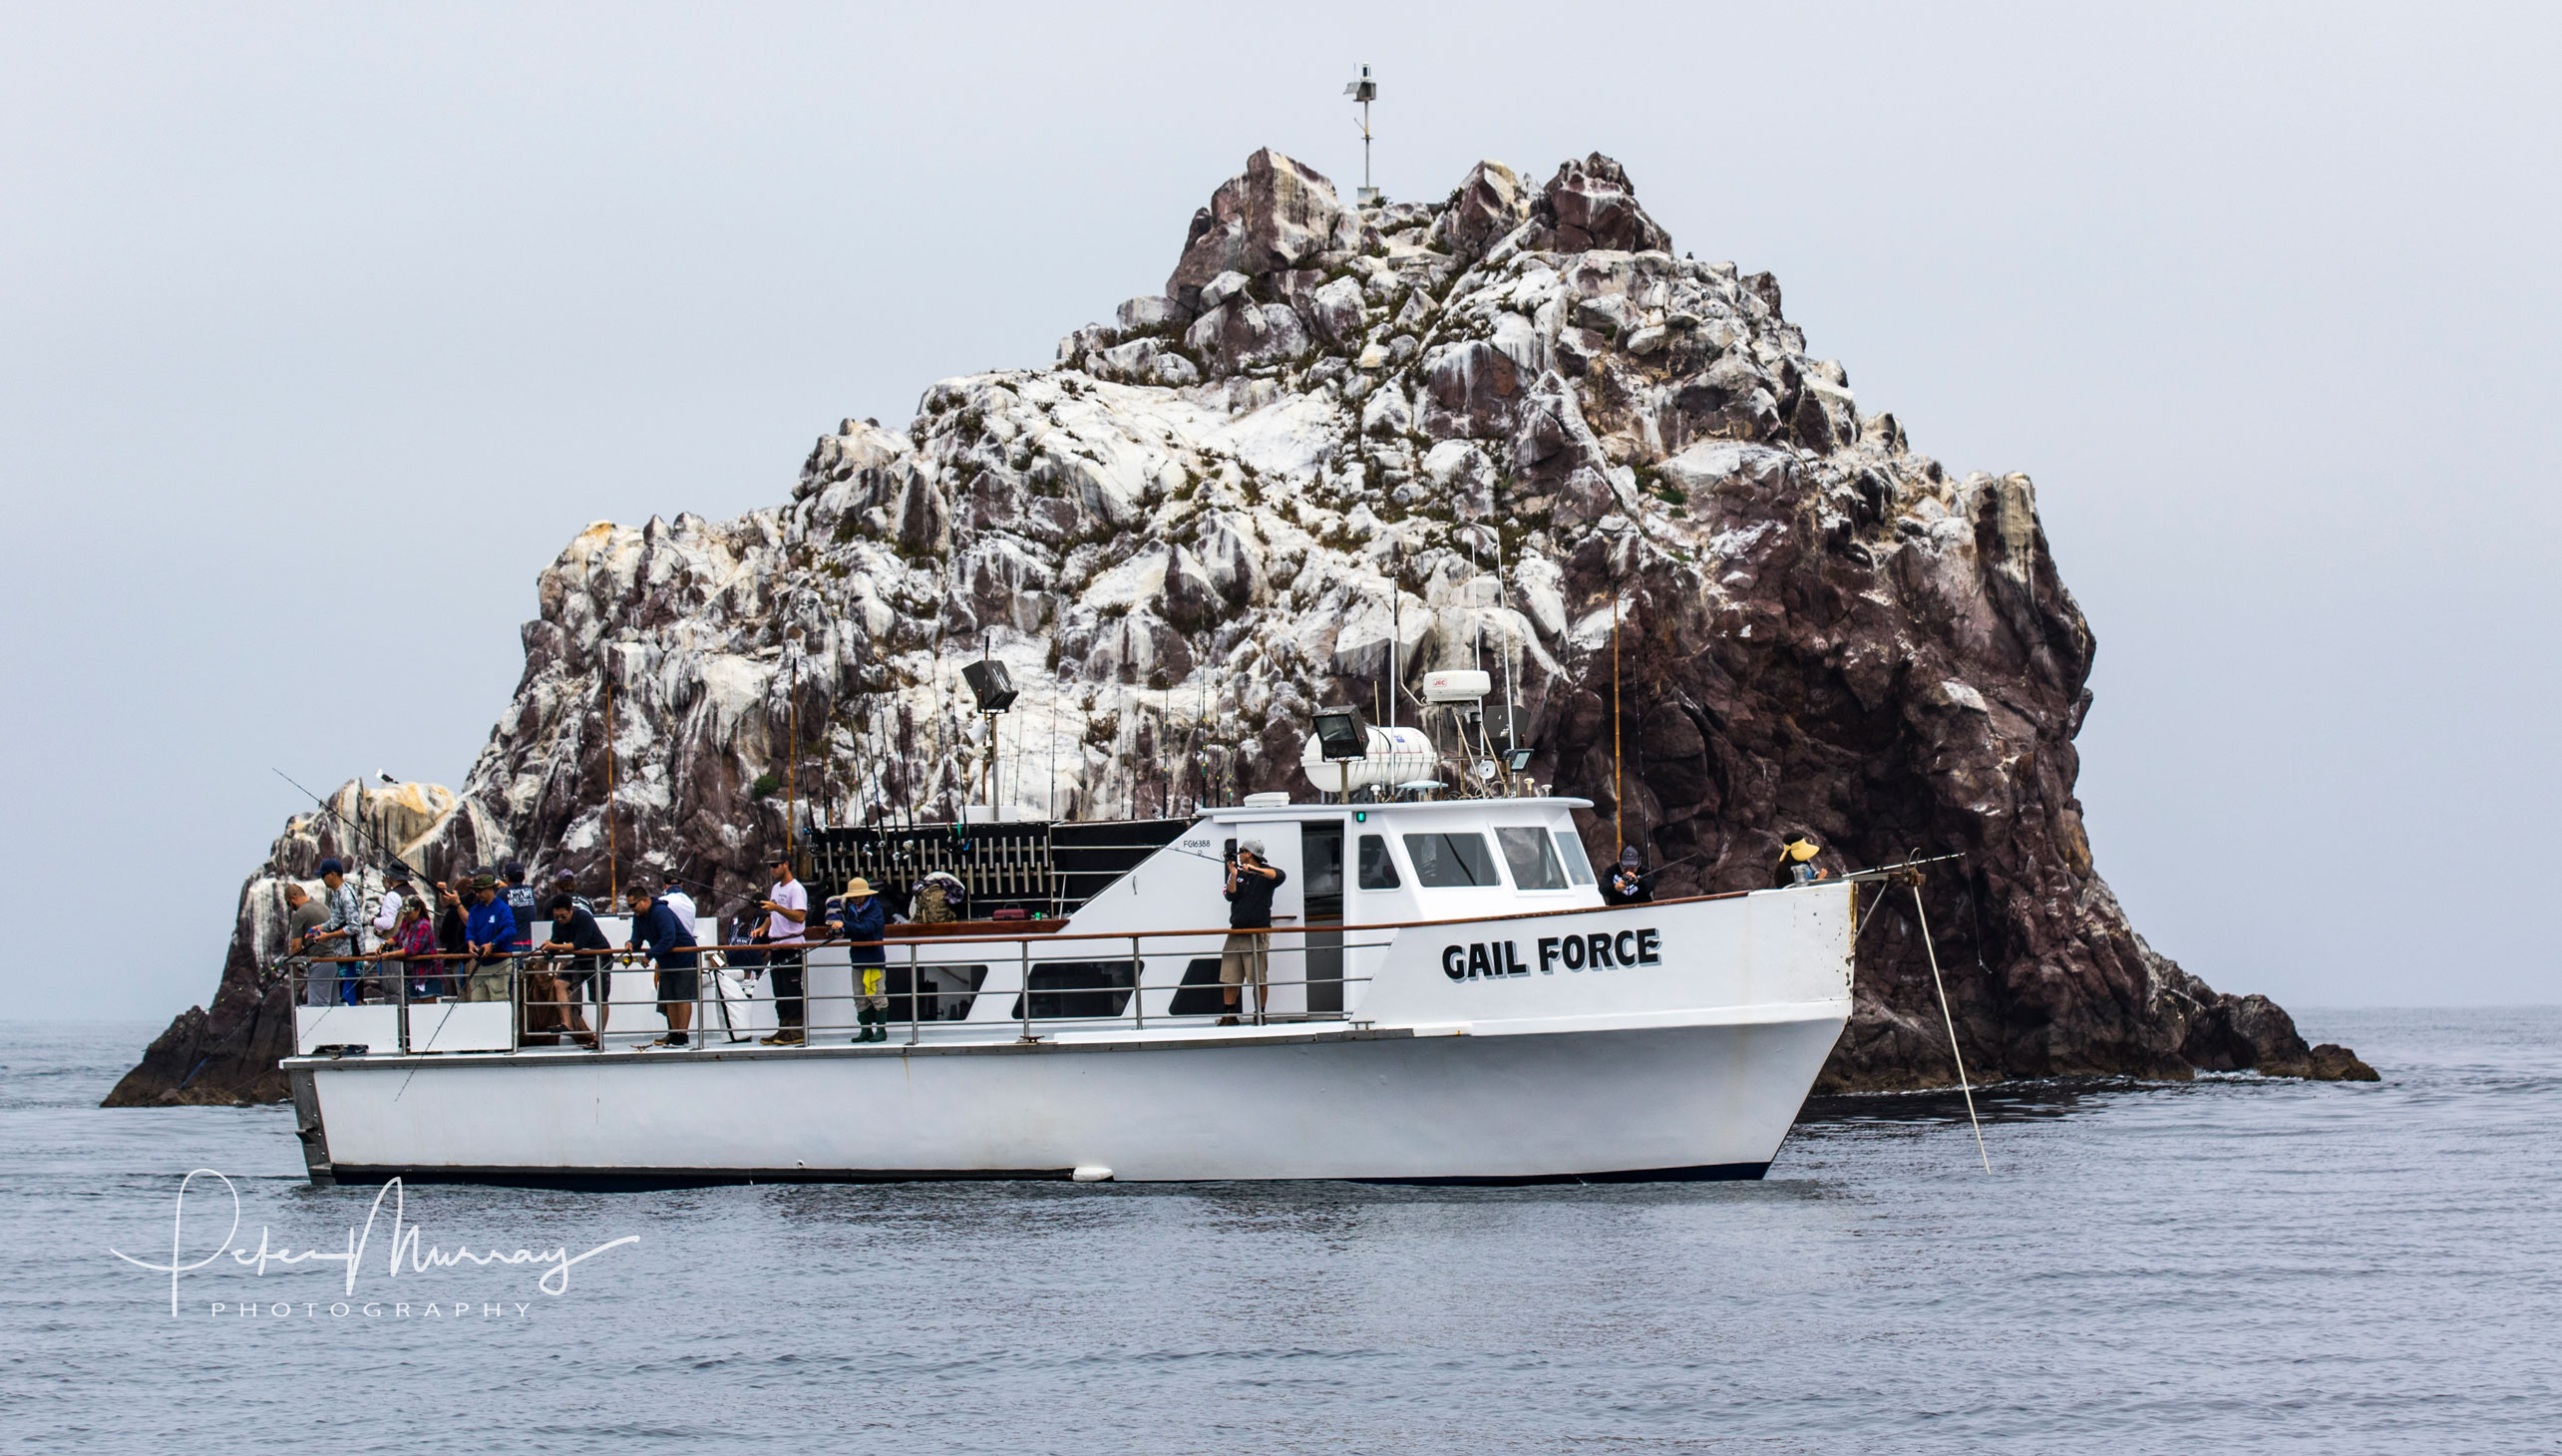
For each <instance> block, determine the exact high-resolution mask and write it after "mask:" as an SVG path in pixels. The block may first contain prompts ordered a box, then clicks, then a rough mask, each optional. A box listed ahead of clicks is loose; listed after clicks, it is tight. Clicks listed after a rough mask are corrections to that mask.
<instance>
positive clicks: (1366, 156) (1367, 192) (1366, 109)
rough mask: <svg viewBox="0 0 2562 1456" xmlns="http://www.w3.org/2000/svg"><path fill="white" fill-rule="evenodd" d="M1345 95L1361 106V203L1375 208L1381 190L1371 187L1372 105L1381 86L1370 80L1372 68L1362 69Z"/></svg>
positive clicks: (1346, 86)
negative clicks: (1358, 78) (1359, 75)
mask: <svg viewBox="0 0 2562 1456" xmlns="http://www.w3.org/2000/svg"><path fill="white" fill-rule="evenodd" d="M1343 94H1344V95H1345V96H1348V97H1350V98H1352V99H1353V100H1354V101H1357V102H1359V103H1360V104H1361V190H1360V193H1359V203H1360V205H1361V206H1364V207H1375V206H1377V205H1378V202H1379V189H1378V188H1377V187H1374V186H1372V185H1370V103H1371V102H1373V101H1376V100H1378V96H1379V84H1378V83H1377V82H1375V81H1372V80H1371V79H1370V68H1369V67H1367V66H1363V67H1362V68H1361V79H1360V80H1358V81H1354V82H1351V83H1349V84H1347V85H1345V86H1344V88H1343Z"/></svg>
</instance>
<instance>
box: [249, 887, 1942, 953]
mask: <svg viewBox="0 0 2562 1456" xmlns="http://www.w3.org/2000/svg"><path fill="white" fill-rule="evenodd" d="M1894 868H1900V867H1894ZM1858 873H1859V874H1861V875H1863V876H1864V875H1866V874H1867V873H1869V872H1858ZM1852 878H1853V877H1852V876H1850V875H1841V876H1836V877H1835V878H1834V880H1830V881H1817V882H1815V883H1816V884H1818V885H1828V884H1834V883H1836V882H1846V881H1849V880H1851V879H1852ZM1476 888H1479V889H1487V890H1495V889H1502V888H1503V887H1500V886H1482V887H1476ZM1773 888H1774V889H1784V890H1798V889H1804V888H1806V887H1803V886H1793V885H1791V886H1778V887H1773ZM1532 893H1533V894H1547V893H1551V892H1536V891H1535V892H1532ZM1765 893H1767V892H1765V891H1760V890H1723V891H1719V892H1717V893H1716V894H1714V895H1682V896H1674V897H1672V898H1670V899H1667V900H1655V901H1648V902H1647V903H1645V904H1644V905H1634V906H1616V905H1578V906H1565V907H1561V908H1559V909H1556V910H1506V911H1503V912H1501V913H1498V914H1490V915H1447V916H1444V917H1442V918H1439V919H1431V920H1361V921H1350V920H1314V921H1310V922H1307V923H1304V924H1295V925H1213V926H1208V927H1205V928H1202V929H1184V930H1143V931H1141V932H1140V933H1141V934H1144V935H1147V936H1150V937H1151V938H1154V937H1159V936H1200V935H1226V934H1230V933H1233V932H1236V931H1240V930H1251V931H1253V932H1255V933H1258V934H1276V935H1278V934H1290V933H1294V932H1297V931H1301V930H1326V931H1342V932H1344V933H1347V934H1348V933H1350V932H1352V931H1355V930H1418V929H1429V928H1430V927H1432V926H1434V925H1481V924H1488V923H1492V922H1496V921H1501V920H1539V919H1551V918H1554V917H1556V916H1559V915H1588V914H1591V913H1593V912H1594V911H1595V910H1647V909H1650V908H1652V907H1655V906H1673V905H1702V904H1706V903H1708V902H1710V901H1720V900H1741V899H1743V898H1744V897H1745V896H1748V895H1761V894H1765ZM1042 923H1054V924H1056V925H1058V926H1059V928H1057V929H1055V930H1041V931H1023V932H1020V933H1017V934H1011V935H933V936H928V937H921V938H929V939H931V940H932V941H933V942H934V943H935V944H937V945H970V944H1012V943H1013V942H1015V941H1017V940H1037V941H1044V942H1047V941H1056V940H1120V939H1125V938H1127V937H1128V936H1129V934H1130V931H1128V930H1078V929H1075V928H1073V925H1074V920H1073V918H1069V919H1061V920H1056V921H1043V922H1042ZM917 938H920V937H915V936H908V935H887V936H884V937H883V938H881V939H879V940H798V941H785V942H783V943H782V945H781V947H780V948H785V949H789V948H791V947H792V946H794V945H799V946H801V947H802V948H805V949H815V948H819V947H823V946H834V945H880V946H889V945H898V944H907V943H910V942H911V941H912V940H915V939H917ZM549 943H551V942H549V941H546V942H545V944H549ZM742 943H744V942H742ZM694 948H695V949H697V950H706V951H708V950H728V949H731V948H734V947H732V946H729V945H697V946H695V947H694ZM753 948H756V949H770V948H776V947H775V946H773V945H772V944H770V943H768V942H757V943H756V944H755V945H754V947H753ZM543 953H545V952H544V948H543V946H542V945H537V946H535V947H534V948H533V949H531V950H522V951H500V952H498V954H496V955H487V956H476V955H471V954H469V953H467V952H463V951H445V952H439V953H438V954H437V955H433V956H428V955H414V956H387V955H385V954H384V953H383V952H382V951H379V950H377V951H374V952H372V953H370V954H366V955H286V956H281V957H278V958H279V959H288V960H308V961H312V962H314V963H315V964H316V963H319V962H323V961H341V960H385V959H410V960H428V959H461V960H494V959H497V958H499V956H500V955H526V956H534V955H541V954H543ZM554 953H555V954H558V955H602V954H605V953H607V952H605V951H601V950H581V951H571V950H560V951H557V952H554ZM611 953H613V954H616V955H620V954H626V953H629V954H639V953H644V952H638V951H631V952H625V951H621V950H616V951H613V952H611Z"/></svg>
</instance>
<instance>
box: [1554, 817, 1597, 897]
mask: <svg viewBox="0 0 2562 1456" xmlns="http://www.w3.org/2000/svg"><path fill="white" fill-rule="evenodd" d="M1557 858H1558V859H1560V860H1563V861H1565V862H1566V873H1567V874H1568V875H1570V876H1572V877H1574V881H1575V883H1576V884H1577V885H1590V884H1592V883H1593V862H1592V861H1590V860H1588V859H1586V858H1584V842H1583V840H1582V839H1580V838H1578V837H1576V836H1574V835H1571V834H1568V833H1567V832H1566V831H1564V830H1562V829H1561V830H1559V831H1557Z"/></svg>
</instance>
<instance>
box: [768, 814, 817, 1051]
mask: <svg viewBox="0 0 2562 1456" xmlns="http://www.w3.org/2000/svg"><path fill="white" fill-rule="evenodd" d="M756 904H757V909H759V910H764V911H765V941H766V947H767V949H766V954H765V968H766V969H767V970H769V971H771V972H773V975H774V982H773V984H774V1019H775V1020H776V1021H777V1022H779V1023H780V1025H779V1027H778V1028H777V1029H776V1031H775V1033H774V1034H773V1035H772V1036H769V1037H766V1038H764V1041H765V1044H766V1045H767V1046H799V1045H801V1044H802V1043H803V1042H804V1041H806V1040H808V1034H807V1032H806V1031H805V1030H804V1022H805V1019H806V1017H805V1014H804V1007H803V1002H802V1000H801V971H802V957H803V955H804V953H805V952H804V951H803V950H802V949H801V946H802V944H803V943H804V939H803V936H802V929H801V927H802V925H803V924H804V923H805V922H807V921H808V919H809V917H810V892H809V891H808V890H806V889H803V888H802V885H801V882H800V881H799V880H797V879H795V878H793V875H792V857H791V856H790V855H777V856H775V857H774V890H773V893H772V894H770V895H768V896H767V897H766V898H765V899H763V900H761V901H758V902H757V903H756Z"/></svg>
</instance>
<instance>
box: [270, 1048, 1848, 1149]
mask: <svg viewBox="0 0 2562 1456" xmlns="http://www.w3.org/2000/svg"><path fill="white" fill-rule="evenodd" d="M1846 1011H1847V1007H1846V1005H1844V1004H1842V1003H1840V1002H1826V1003H1815V1004H1807V1005H1800V1006H1794V1007H1790V1006H1765V1007H1761V1008H1757V1009H1756V1010H1755V1011H1753V1012H1752V1013H1750V1014H1746V1015H1742V1016H1738V1017H1735V1018H1733V1019H1726V1020H1721V1021H1717V1022H1713V1023H1708V1024H1695V1023H1693V1024H1682V1025H1665V1026H1619V1027H1613V1028H1610V1029H1594V1030H1557V1031H1536V1032H1532V1031H1523V1032H1495V1033H1492V1034H1488V1033H1484V1032H1480V1031H1478V1030H1475V1029H1472V1028H1470V1027H1468V1026H1465V1025H1455V1026H1439V1027H1422V1028H1413V1029H1403V1028H1394V1029H1364V1028H1359V1027H1351V1028H1343V1029H1328V1030H1308V1031H1304V1032H1298V1031H1291V1030H1287V1029H1283V1028H1264V1029H1258V1030H1255V1031H1253V1032H1252V1033H1251V1034H1234V1033H1231V1034H1224V1035H1221V1034H1204V1035H1194V1036H1181V1035H1178V1036H1172V1037H1168V1036H1162V1035H1160V1036H1150V1037H1144V1038H1140V1037H1125V1038H1118V1039H1116V1038H1114V1037H1112V1036H1110V1035H1108V1034H1095V1035H1089V1036H1086V1037H1082V1038H1080V1037H1074V1036H1068V1037H1059V1038H1054V1039H1051V1040H1045V1041H1042V1042H1039V1043H1036V1044H1028V1045H988V1044H985V1043H977V1044H970V1045H958V1046H936V1045H932V1044H926V1045H922V1046H915V1047H908V1046H900V1045H895V1044H894V1045H888V1046H877V1047H865V1046H848V1047H813V1048H798V1049H777V1050H765V1049H756V1048H747V1047H740V1048H707V1049H701V1050H695V1051H690V1052H682V1051H678V1052H648V1053H632V1052H611V1053H580V1052H560V1053H553V1054H546V1055H539V1056H530V1055H526V1054H523V1053H519V1054H516V1055H514V1056H508V1057H492V1058H489V1059H487V1060H485V1061H481V1060H473V1059H467V1058H451V1057H438V1058H435V1059H433V1060H432V1061H426V1062H424V1063H422V1062H421V1059H417V1058H407V1057H403V1058H375V1057H366V1058H353V1057H350V1058H346V1059H343V1060H338V1061H331V1060H327V1059H316V1060H308V1061H302V1062H299V1063H298V1064H297V1065H296V1066H295V1068H294V1071H295V1079H296V1082H297V1084H298V1085H297V1088H296V1091H297V1100H298V1101H302V1102H304V1103H305V1104H306V1106H305V1108H304V1121H305V1124H306V1127H305V1136H306V1139H307V1140H308V1141H309V1142H311V1143H312V1144H313V1146H312V1148H311V1153H312V1155H313V1157H312V1163H313V1173H314V1176H315V1177H326V1178H330V1179H332V1180H334V1181H339V1182H379V1181H382V1180H385V1179H388V1178H393V1177H399V1178H402V1179H406V1180H412V1181H423V1182H432V1181H465V1182H477V1183H507V1184H528V1185H542V1186H563V1187H647V1186H670V1185H683V1184H705V1183H737V1182H763V1181H768V1180H773V1181H872V1180H924V1179H1023V1178H1067V1177H1070V1176H1072V1175H1074V1174H1075V1173H1076V1171H1077V1170H1085V1175H1084V1176H1087V1177H1089V1178H1090V1177H1098V1176H1108V1177H1110V1178H1112V1179H1113V1180H1115V1181H1121V1182H1182V1181H1202V1180H1230V1179H1346V1180H1361V1181H1373V1182H1393V1183H1533V1182H1573V1181H1652V1180H1673V1179H1704V1178H1755V1177H1759V1176H1760V1174H1761V1171H1762V1170H1763V1169H1764V1168H1766V1167H1767V1166H1768V1164H1769V1162H1770V1160H1771V1158H1772V1157H1773V1156H1774V1155H1775V1154H1776V1152H1777V1151H1778V1148H1779V1144H1780V1142H1781V1140H1782V1139H1783V1138H1784V1137H1785V1136H1786V1135H1787V1131H1788V1127H1789V1124H1790V1122H1791V1121H1792V1120H1793V1119H1794V1117H1795V1116H1796V1113H1797V1110H1798V1108H1799V1107H1800V1105H1801V1104H1802V1102H1803V1100H1804V1097H1805V1092H1806V1089H1807V1087H1808V1086H1809V1085H1810V1084H1811V1083H1812V1082H1813V1080H1814V1078H1815V1075H1816V1073H1817V1072H1818V1071H1819V1070H1820V1068H1821V1066H1822V1064H1823V1060H1824V1058H1825V1056H1826V1055H1827V1054H1828V1053H1829V1052H1830V1051H1831V1049H1832V1046H1833V1043H1834V1041H1835V1039H1836V1038H1837V1037H1838V1036H1839V1034H1840V1031H1841V1027H1842V1023H1843V1020H1844V1015H1845V1013H1846Z"/></svg>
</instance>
